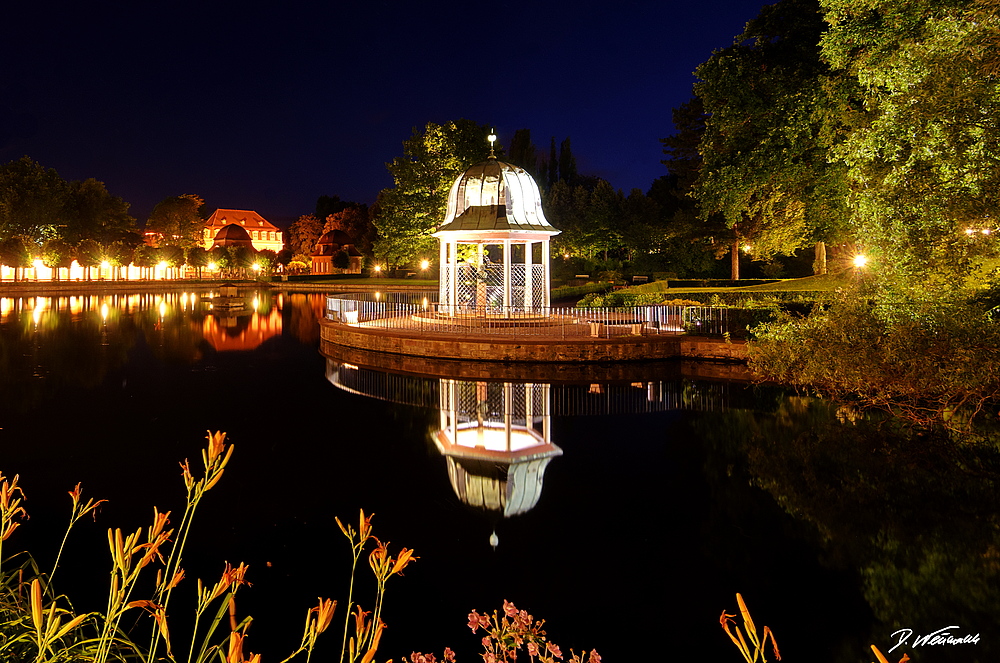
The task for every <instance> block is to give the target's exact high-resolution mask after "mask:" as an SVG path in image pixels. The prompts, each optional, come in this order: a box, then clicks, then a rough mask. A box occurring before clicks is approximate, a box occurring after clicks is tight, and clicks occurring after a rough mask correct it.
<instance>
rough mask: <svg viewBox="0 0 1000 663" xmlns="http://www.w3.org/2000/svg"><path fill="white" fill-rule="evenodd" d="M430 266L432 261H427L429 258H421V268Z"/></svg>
mask: <svg viewBox="0 0 1000 663" xmlns="http://www.w3.org/2000/svg"><path fill="white" fill-rule="evenodd" d="M430 266H431V263H430V261H427V260H421V261H420V269H427V268H428V267H430Z"/></svg>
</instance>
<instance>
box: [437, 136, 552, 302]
mask: <svg viewBox="0 0 1000 663" xmlns="http://www.w3.org/2000/svg"><path fill="white" fill-rule="evenodd" d="M494 140H496V136H494V135H491V136H490V142H491V143H492V142H493V141H494ZM490 151H491V155H490V158H489V159H487V160H486V161H482V162H480V163H477V164H475V165H473V166H470V167H469V168H468V169H466V170H465V172H464V173H462V175H461V176H459V178H458V179H456V180H455V183H454V184H453V185H452V187H451V191H450V193H449V194H448V208H447V212H446V214H445V218H444V221H443V222H442V223H441V225H440V226H439V227H438V230H437V232H435V233H434V236H435V237H437V238H438V239H439V241H440V252H441V255H440V265H441V277H440V285H439V293H438V302H439V304H440V306H439V312H440V314H442V315H445V316H457V315H462V314H464V313H466V312H474V311H478V312H480V313H482V312H484V311H485V312H488V313H491V314H492V313H497V314H501V315H508V314H510V313H511V312H512V311H516V312H529V313H540V314H542V313H545V312H546V309H548V307H549V305H550V300H549V292H550V290H551V280H552V279H551V275H550V269H549V262H550V261H549V239H550V238H551V237H552V236H553V235H556V234H558V233H559V231H558V230H556V229H555V228H553V227H552V226H551V225H549V223H548V221H546V220H545V215H544V214H543V213H542V202H541V195H540V194H539V191H538V185H537V184H535V180H534V179H532V177H531V175H529V174H528V172H527V171H525V170H524V169H523V168H519V167H517V166H513V165H511V164H509V163H504V162H502V161H498V160H497V159H496V157H495V156H493V155H492V149H491V150H490Z"/></svg>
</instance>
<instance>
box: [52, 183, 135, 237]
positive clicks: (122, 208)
mask: <svg viewBox="0 0 1000 663" xmlns="http://www.w3.org/2000/svg"><path fill="white" fill-rule="evenodd" d="M128 208H129V204H128V203H127V202H125V201H124V200H122V199H121V198H119V197H118V196H112V195H111V194H110V193H108V190H107V189H106V188H105V187H104V183H103V182H98V181H97V180H95V179H93V178H89V179H86V180H83V181H81V182H77V181H73V182H69V183H68V184H67V187H66V193H65V198H64V202H63V209H62V215H61V218H62V221H63V222H64V223H65V225H66V228H65V230H64V231H63V232H62V236H63V238H64V239H66V241H68V242H71V243H73V244H76V243H78V242H80V241H81V240H83V239H92V240H95V241H97V242H114V241H116V240H123V241H132V242H137V241H139V233H138V231H137V230H136V225H135V219H134V218H133V217H131V216H129V213H128Z"/></svg>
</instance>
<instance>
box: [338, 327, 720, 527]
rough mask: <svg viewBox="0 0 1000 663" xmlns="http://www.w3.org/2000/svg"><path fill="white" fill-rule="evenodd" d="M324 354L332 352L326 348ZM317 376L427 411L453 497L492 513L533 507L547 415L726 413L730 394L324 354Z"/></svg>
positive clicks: (677, 382)
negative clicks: (410, 369)
mask: <svg viewBox="0 0 1000 663" xmlns="http://www.w3.org/2000/svg"><path fill="white" fill-rule="evenodd" d="M327 351H330V352H336V351H337V348H336V347H335V346H330V345H326V346H324V354H326V352H327ZM659 372H660V373H661V374H662V369H660V370H659ZM327 379H328V380H329V381H330V382H331V383H333V384H334V385H335V386H337V387H339V388H340V389H343V390H344V391H348V392H350V393H354V394H359V395H363V396H367V397H371V398H378V399H381V400H386V401H391V402H394V403H401V404H405V405H412V406H417V407H427V408H433V409H435V410H436V411H437V425H436V426H435V427H434V429H433V430H432V431H430V435H431V438H432V439H433V441H434V444H435V446H436V448H437V449H438V451H439V452H440V453H441V454H442V456H443V457H444V458H445V460H446V464H447V471H448V479H449V482H450V483H451V487H452V490H453V491H454V493H455V495H456V496H457V497H458V499H459V500H460V501H461V502H462V503H463V504H465V505H467V506H469V507H472V508H474V509H476V510H479V511H481V512H482V513H484V514H485V515H488V516H492V517H502V518H510V517H512V516H517V515H520V514H523V513H526V512H527V511H529V510H531V509H532V508H533V507H535V505H536V504H538V501H539V499H540V497H541V494H542V486H543V482H544V476H545V470H546V468H547V467H548V465H549V463H550V462H551V461H552V459H553V458H555V457H557V456H561V455H562V454H563V450H562V449H561V448H560V447H558V446H557V445H556V444H554V443H553V441H552V417H553V416H579V415H606V414H636V413H642V412H663V411H668V410H699V411H706V410H707V411H712V410H722V409H726V408H727V405H728V402H729V399H730V384H729V383H728V382H717V383H706V382H695V381H691V380H684V379H670V380H662V379H648V376H644V377H643V378H637V379H636V380H635V381H623V380H620V379H619V380H616V381H614V382H589V383H581V382H579V381H574V382H571V383H559V382H557V381H553V382H547V381H541V380H537V381H530V382H529V381H525V380H516V379H510V380H505V379H504V380H492V379H483V378H480V377H475V378H470V379H466V378H461V377H451V376H449V377H429V376H427V375H426V374H412V373H397V372H389V371H385V370H381V369H378V368H369V367H362V366H358V365H356V364H352V363H349V362H346V361H343V359H342V358H341V357H334V356H331V355H329V354H327ZM493 543H494V545H495V540H493Z"/></svg>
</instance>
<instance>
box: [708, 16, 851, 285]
mask: <svg viewBox="0 0 1000 663" xmlns="http://www.w3.org/2000/svg"><path fill="white" fill-rule="evenodd" d="M824 28H825V25H824V23H823V20H822V16H821V14H820V12H819V7H818V4H817V1H816V0H781V2H778V3H776V4H774V5H768V6H765V7H764V8H763V9H762V10H761V13H760V15H758V16H757V18H755V19H754V20H752V21H750V22H749V23H748V24H747V27H746V30H745V31H744V32H743V34H741V35H740V36H738V37H737V38H736V40H735V43H734V44H733V45H732V46H730V47H728V48H725V49H722V50H720V51H716V52H715V53H714V54H713V55H712V57H711V58H710V59H709V60H708V61H707V62H705V63H704V64H702V65H701V66H699V67H698V69H697V71H696V74H697V76H698V77H699V78H700V79H701V80H700V81H699V82H698V83H697V84H696V85H695V92H696V94H697V95H698V97H699V98H700V99H701V101H702V103H703V105H704V111H705V132H704V135H703V136H702V139H701V143H700V145H699V152H700V153H701V155H702V158H703V165H702V167H701V169H700V171H699V175H698V179H697V181H696V183H695V187H694V191H695V196H696V197H697V199H698V203H699V213H700V215H701V217H702V218H703V219H708V218H710V217H711V215H713V214H719V215H721V217H722V218H723V219H724V222H725V225H726V228H727V229H728V230H729V231H730V233H731V236H730V238H729V240H730V243H731V248H730V252H731V256H732V258H731V260H732V271H733V278H739V259H738V255H739V251H740V249H743V250H744V251H746V252H747V253H748V254H749V255H751V256H752V257H754V258H756V259H766V258H770V257H772V256H774V255H776V254H784V255H791V254H792V253H794V252H795V250H796V249H798V248H799V247H801V246H802V245H804V244H805V243H806V242H807V241H808V240H809V239H827V238H828V237H831V236H832V235H833V234H835V233H836V232H837V231H838V230H839V229H840V228H842V226H843V223H842V218H843V215H844V207H843V204H842V200H843V197H842V195H841V196H840V197H839V198H838V196H837V195H836V192H837V183H838V182H842V173H843V170H842V168H839V167H838V165H837V164H833V165H831V164H829V163H828V158H827V157H828V147H829V146H828V145H827V144H826V143H825V142H824V141H822V140H820V138H821V136H822V135H824V134H823V132H822V130H823V125H822V123H821V118H822V113H821V109H822V106H823V105H824V104H825V103H826V97H825V91H824V87H823V85H824V81H825V76H826V74H827V67H826V65H825V64H824V62H823V61H822V60H821V58H820V51H819V37H820V34H821V33H822V31H823V30H824ZM838 202H839V203H840V204H837V203H838Z"/></svg>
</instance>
